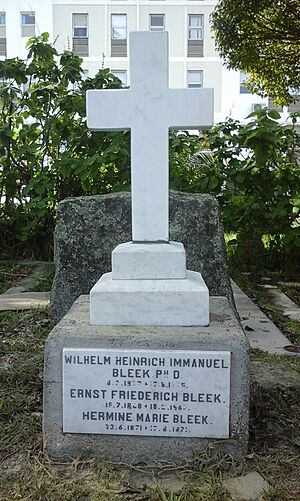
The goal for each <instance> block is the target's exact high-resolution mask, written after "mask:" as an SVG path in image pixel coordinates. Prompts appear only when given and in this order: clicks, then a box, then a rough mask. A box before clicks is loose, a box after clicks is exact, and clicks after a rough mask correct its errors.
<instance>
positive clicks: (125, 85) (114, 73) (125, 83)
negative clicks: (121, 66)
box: [111, 70, 128, 87]
mask: <svg viewBox="0 0 300 501" xmlns="http://www.w3.org/2000/svg"><path fill="white" fill-rule="evenodd" d="M111 72H112V74H113V75H114V76H115V77H117V78H118V79H119V80H120V81H121V82H122V86H124V87H127V85H128V81H127V70H111ZM116 73H119V74H120V73H123V74H124V75H125V82H123V81H122V80H121V78H120V77H119V76H118V75H116Z"/></svg>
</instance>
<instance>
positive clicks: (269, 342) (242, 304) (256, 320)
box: [231, 280, 291, 355]
mask: <svg viewBox="0 0 300 501" xmlns="http://www.w3.org/2000/svg"><path fill="white" fill-rule="evenodd" d="M231 285H232V290H233V294H234V299H235V304H236V309H237V311H238V314H239V316H240V319H241V324H242V326H243V329H244V332H245V334H246V336H247V338H248V340H249V343H250V346H251V348H257V349H259V350H262V351H266V352H268V353H271V354H272V355H287V354H290V353H289V352H288V351H287V350H285V349H284V347H285V346H288V345H290V344H291V342H290V340H289V339H288V338H287V337H285V336H284V335H283V334H282V332H281V331H280V330H279V329H278V327H276V325H274V324H273V322H272V321H271V320H270V319H269V318H268V317H267V315H265V314H264V313H263V312H262V311H261V310H260V309H259V308H258V306H256V304H255V303H254V302H253V301H252V300H251V299H250V298H249V297H248V296H247V295H246V294H245V293H244V292H243V291H242V290H241V289H240V288H239V287H238V286H237V284H236V283H235V282H234V281H233V280H232V281H231Z"/></svg>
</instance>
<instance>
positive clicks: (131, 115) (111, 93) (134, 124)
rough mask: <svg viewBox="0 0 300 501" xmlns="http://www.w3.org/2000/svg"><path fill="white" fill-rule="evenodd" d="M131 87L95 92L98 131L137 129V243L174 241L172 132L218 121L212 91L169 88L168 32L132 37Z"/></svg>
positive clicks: (91, 117) (93, 124)
mask: <svg viewBox="0 0 300 501" xmlns="http://www.w3.org/2000/svg"><path fill="white" fill-rule="evenodd" d="M129 41H130V80H131V88H130V89H112V90H89V91H88V92H87V123H88V127H89V128H90V129H93V130H103V131H108V130H127V129H130V130H131V192H132V195H131V196H132V239H133V241H134V242H168V240H169V165H168V164H169V159H168V156H169V128H174V129H192V128H195V129H203V128H208V127H211V125H212V123H213V90H212V89H169V82H168V73H169V72H168V33H167V32H132V33H130V39H129Z"/></svg>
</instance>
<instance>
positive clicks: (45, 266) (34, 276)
mask: <svg viewBox="0 0 300 501" xmlns="http://www.w3.org/2000/svg"><path fill="white" fill-rule="evenodd" d="M26 263H27V261H24V264H26ZM29 263H30V261H29ZM28 266H32V271H31V273H30V274H29V275H28V277H26V278H24V279H23V280H21V282H20V283H19V284H18V285H16V286H14V287H10V288H9V289H7V290H6V291H5V293H4V294H20V293H23V292H31V291H34V289H35V288H36V287H37V286H38V285H39V283H40V281H41V280H43V279H47V278H48V277H49V274H50V272H51V270H52V269H54V264H53V263H37V264H35V265H30V264H28Z"/></svg>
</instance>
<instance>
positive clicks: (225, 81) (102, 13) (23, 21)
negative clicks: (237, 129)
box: [0, 0, 267, 122]
mask: <svg viewBox="0 0 300 501" xmlns="http://www.w3.org/2000/svg"><path fill="white" fill-rule="evenodd" d="M216 3H217V0H29V1H26V0H0V57H1V58H4V57H8V58H10V57H15V56H19V57H21V58H24V57H25V54H26V50H25V44H26V41H27V39H28V37H30V36H33V35H38V34H40V33H43V32H45V31H47V32H48V33H49V34H50V40H51V41H54V42H55V47H56V48H57V50H58V51H59V52H60V51H63V50H64V49H67V50H74V51H75V52H76V53H77V54H79V55H80V56H81V57H82V58H83V68H84V69H85V71H86V73H87V74H88V75H89V76H93V75H94V74H95V73H96V72H97V71H98V69H99V68H101V67H102V65H103V63H104V66H105V67H109V68H111V70H112V72H113V73H115V74H116V75H117V76H118V77H119V78H120V79H121V80H122V81H123V83H124V84H125V85H130V73H129V58H128V54H129V50H128V33H129V32H130V31H135V30H153V31H157V30H167V31H168V32H169V40H170V48H169V51H170V54H169V55H170V87H202V86H203V87H213V88H214V94H215V121H216V122H217V121H220V120H224V119H225V118H226V117H228V116H231V117H233V118H237V119H240V120H243V119H244V118H245V117H246V116H247V115H248V114H249V113H251V111H253V110H254V109H255V108H257V106H260V105H266V104H267V100H266V99H262V98H260V97H259V96H256V95H251V94H249V92H247V90H246V89H245V87H244V86H243V85H242V83H243V75H240V73H239V72H236V71H229V70H228V69H226V68H225V67H224V66H223V65H222V62H221V59H220V58H219V56H218V53H217V52H216V49H215V44H214V39H213V34H212V32H211V27H210V21H209V17H210V14H211V12H212V11H213V9H214V7H215V5H216Z"/></svg>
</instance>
